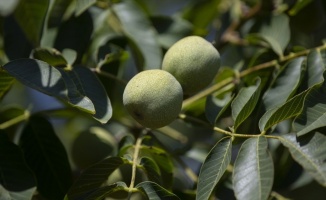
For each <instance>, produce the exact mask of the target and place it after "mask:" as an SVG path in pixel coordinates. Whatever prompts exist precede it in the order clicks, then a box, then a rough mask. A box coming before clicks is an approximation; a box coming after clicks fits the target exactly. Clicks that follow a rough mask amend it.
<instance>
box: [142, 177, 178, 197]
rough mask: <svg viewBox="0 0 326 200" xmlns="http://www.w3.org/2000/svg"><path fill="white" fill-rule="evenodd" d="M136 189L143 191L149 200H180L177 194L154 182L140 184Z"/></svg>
mask: <svg viewBox="0 0 326 200" xmlns="http://www.w3.org/2000/svg"><path fill="white" fill-rule="evenodd" d="M136 188H137V189H139V190H140V191H142V192H143V193H144V194H145V196H146V197H147V198H148V199H149V200H179V198H178V197H177V196H176V195H175V194H173V193H171V192H170V191H168V190H166V189H164V188H163V187H161V186H160V185H158V184H156V183H154V182H150V181H144V182H141V183H139V184H138V185H137V186H136Z"/></svg>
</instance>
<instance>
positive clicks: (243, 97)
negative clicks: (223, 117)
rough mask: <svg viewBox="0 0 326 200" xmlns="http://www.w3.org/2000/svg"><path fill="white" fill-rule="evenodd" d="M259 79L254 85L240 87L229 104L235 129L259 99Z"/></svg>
mask: <svg viewBox="0 0 326 200" xmlns="http://www.w3.org/2000/svg"><path fill="white" fill-rule="evenodd" d="M260 82H261V81H260V79H258V81H257V84H256V85H255V86H250V87H247V88H242V89H241V90H240V92H239V93H238V95H237V96H236V97H235V99H234V100H233V102H232V104H231V108H232V118H233V120H234V121H235V122H234V129H235V130H236V129H237V128H238V127H239V126H240V125H241V123H242V122H243V121H244V120H245V119H247V117H248V116H249V115H250V114H251V113H252V111H253V110H254V109H255V106H256V104H257V102H258V100H259V96H260V91H261V88H260V87H259V86H260Z"/></svg>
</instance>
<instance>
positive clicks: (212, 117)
mask: <svg viewBox="0 0 326 200" xmlns="http://www.w3.org/2000/svg"><path fill="white" fill-rule="evenodd" d="M232 101H233V96H231V93H229V94H228V95H225V96H224V98H223V99H218V98H216V97H214V96H213V95H209V96H208V97H207V98H206V104H205V114H206V118H207V119H208V121H209V122H210V123H211V124H212V125H215V123H216V122H217V120H218V119H219V118H220V116H221V115H222V114H223V113H224V111H225V110H226V109H228V108H229V106H230V104H231V103H232Z"/></svg>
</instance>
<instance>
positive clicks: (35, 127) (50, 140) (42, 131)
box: [19, 115, 72, 199]
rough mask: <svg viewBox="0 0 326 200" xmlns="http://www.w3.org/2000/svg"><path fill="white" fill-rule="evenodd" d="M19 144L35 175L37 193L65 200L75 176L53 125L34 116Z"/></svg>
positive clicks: (42, 118)
mask: <svg viewBox="0 0 326 200" xmlns="http://www.w3.org/2000/svg"><path fill="white" fill-rule="evenodd" d="M19 143H20V146H21V148H22V149H23V152H24V156H25V158H26V162H27V163H28V165H29V167H30V168H31V169H32V170H33V172H34V173H35V176H36V179H37V189H38V191H39V192H40V193H41V194H42V195H43V196H44V197H46V198H48V199H62V198H63V197H64V195H65V193H66V192H67V191H68V188H69V187H70V185H71V183H72V173H71V168H70V165H69V161H68V156H67V154H66V150H65V148H64V146H63V144H62V143H61V141H60V140H59V138H58V137H57V136H56V134H55V132H54V130H53V127H52V125H51V124H50V122H49V121H48V120H47V119H46V118H44V117H42V116H37V115H34V116H32V117H31V118H30V119H29V122H28V124H27V125H26V127H25V128H24V130H23V132H22V135H21V138H20V141H19ZM49 180H51V181H49Z"/></svg>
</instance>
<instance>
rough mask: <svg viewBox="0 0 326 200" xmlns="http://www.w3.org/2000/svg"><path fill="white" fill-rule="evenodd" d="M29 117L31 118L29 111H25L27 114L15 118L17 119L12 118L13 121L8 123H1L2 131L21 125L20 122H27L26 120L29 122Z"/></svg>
mask: <svg viewBox="0 0 326 200" xmlns="http://www.w3.org/2000/svg"><path fill="white" fill-rule="evenodd" d="M29 116H30V113H29V111H28V110H25V112H24V113H23V114H22V115H19V116H17V117H15V118H12V119H10V120H8V121H6V122H3V123H1V124H0V129H6V128H8V127H10V126H13V125H15V124H17V123H19V122H22V121H25V120H27V119H28V118H29Z"/></svg>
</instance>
